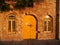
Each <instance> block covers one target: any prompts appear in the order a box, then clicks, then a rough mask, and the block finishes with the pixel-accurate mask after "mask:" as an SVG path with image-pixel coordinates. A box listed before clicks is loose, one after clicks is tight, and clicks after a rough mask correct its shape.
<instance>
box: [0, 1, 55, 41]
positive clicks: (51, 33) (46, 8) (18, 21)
mask: <svg viewBox="0 0 60 45" xmlns="http://www.w3.org/2000/svg"><path fill="white" fill-rule="evenodd" d="M10 15H11V17H15V18H14V19H13V20H14V21H15V24H14V27H15V30H16V31H9V29H10V28H9V20H10V19H9V16H10ZM12 15H13V16H12ZM26 15H34V16H35V17H36V18H37V20H38V24H37V25H38V29H37V30H38V31H37V34H38V40H52V39H55V30H56V0H44V1H39V2H35V3H34V6H33V7H29V8H28V7H26V8H25V9H22V10H19V9H13V10H10V11H5V12H0V40H2V41H20V40H24V39H23V37H22V31H23V26H22V25H23V19H24V17H25V16H26ZM49 18H50V19H49ZM45 19H46V20H50V21H51V22H50V23H51V24H50V23H48V24H50V25H49V26H50V27H49V26H48V27H49V28H50V29H48V27H47V26H46V25H48V24H46V22H44V21H45ZM28 21H29V20H28ZM48 22H49V21H48ZM45 24H46V25H45ZM8 28H9V29H8ZM11 30H13V29H11ZM25 32H26V31H25ZM38 32H39V33H38ZM28 34H29V32H28ZM32 35H33V32H32Z"/></svg>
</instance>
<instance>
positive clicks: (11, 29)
mask: <svg viewBox="0 0 60 45" xmlns="http://www.w3.org/2000/svg"><path fill="white" fill-rule="evenodd" d="M8 25H9V26H8V30H9V32H15V31H16V30H15V16H14V15H10V16H9V21H8Z"/></svg>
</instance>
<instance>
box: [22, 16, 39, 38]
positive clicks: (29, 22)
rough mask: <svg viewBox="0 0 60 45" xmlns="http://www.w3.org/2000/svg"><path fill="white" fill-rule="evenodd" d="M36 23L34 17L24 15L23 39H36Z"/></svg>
mask: <svg viewBox="0 0 60 45" xmlns="http://www.w3.org/2000/svg"><path fill="white" fill-rule="evenodd" d="M37 24H38V21H37V19H36V17H35V16H34V15H25V16H24V18H23V24H22V37H23V39H37V38H38V37H37V36H38V35H37V30H38V29H37V27H38V25H37Z"/></svg>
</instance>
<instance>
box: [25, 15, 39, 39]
mask: <svg viewBox="0 0 60 45" xmlns="http://www.w3.org/2000/svg"><path fill="white" fill-rule="evenodd" d="M26 15H31V16H33V17H34V18H35V19H36V40H38V19H37V17H36V16H35V15H33V14H26Z"/></svg>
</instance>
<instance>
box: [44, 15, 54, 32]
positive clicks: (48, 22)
mask: <svg viewBox="0 0 60 45" xmlns="http://www.w3.org/2000/svg"><path fill="white" fill-rule="evenodd" d="M52 27H53V19H52V17H51V16H49V15H48V16H46V17H45V19H44V31H52Z"/></svg>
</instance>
